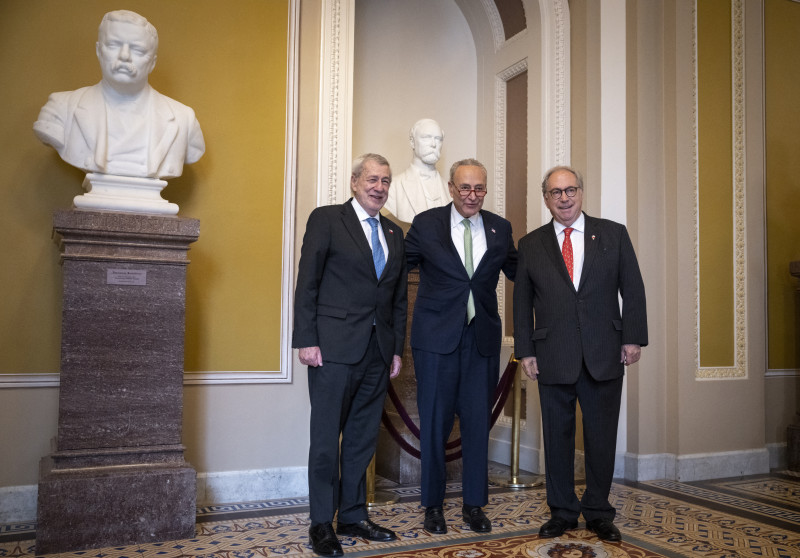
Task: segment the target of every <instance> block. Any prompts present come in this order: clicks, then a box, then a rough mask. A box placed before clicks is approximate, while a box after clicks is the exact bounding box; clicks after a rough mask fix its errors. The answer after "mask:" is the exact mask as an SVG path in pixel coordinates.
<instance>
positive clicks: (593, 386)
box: [514, 166, 647, 542]
mask: <svg viewBox="0 0 800 558" xmlns="http://www.w3.org/2000/svg"><path fill="white" fill-rule="evenodd" d="M542 194H543V196H544V203H545V205H546V206H547V208H548V209H549V210H550V213H551V214H552V215H553V219H552V220H551V221H550V222H549V223H547V224H546V225H544V226H542V227H540V228H538V229H536V230H535V231H533V232H531V233H529V234H527V235H525V236H524V237H523V238H522V239H520V241H519V269H518V270H517V279H516V281H515V283H514V352H515V355H516V357H517V358H518V359H520V360H521V361H522V366H523V369H524V371H525V373H526V374H527V375H528V377H529V378H530V379H531V380H534V381H535V380H537V379H538V381H539V400H540V405H541V408H542V427H543V434H544V453H545V476H546V481H545V486H546V489H547V504H548V506H549V507H550V514H551V518H550V520H549V521H547V522H546V523H545V524H544V525H543V526H542V527H541V529H540V530H539V535H540V536H541V537H545V538H547V537H558V536H561V535H562V534H563V533H564V531H565V530H567V529H574V528H575V527H577V525H578V517H579V516H580V515H581V514H583V517H584V519H585V520H586V527H587V528H588V529H589V530H590V531H592V532H594V533H596V534H597V536H598V537H599V538H600V539H602V540H606V541H612V542H613V541H619V540H621V538H622V537H621V534H620V532H619V529H617V527H616V526H615V525H614V516H615V514H616V510H615V509H614V507H613V506H611V504H610V503H609V501H608V495H609V492H610V491H611V482H612V479H613V476H614V458H615V453H616V439H617V423H618V421H619V409H620V399H621V396H622V379H623V375H624V373H625V366H629V365H631V364H633V363H635V362H637V361H638V360H639V357H640V356H641V347H643V346H645V345H647V310H646V304H645V293H644V282H643V281H642V276H641V273H640V272H639V264H638V262H637V260H636V254H635V253H634V250H633V245H632V244H631V240H630V237H629V236H628V231H627V229H626V228H625V227H624V226H623V225H621V224H619V223H615V222H613V221H608V220H606V219H596V218H594V217H589V216H588V215H586V214H585V213H583V212H582V211H581V206H582V203H583V179H582V178H581V176H580V174H579V173H578V172H577V171H575V170H574V169H572V168H570V167H563V166H562V167H555V168H553V169H550V170H549V171H548V172H547V173H546V174H545V177H544V181H543V182H542ZM620 296H621V297H622V311H621V312H620V303H619V297H620ZM576 401H578V402H579V403H580V406H581V412H582V413H583V439H584V450H585V459H586V491H585V492H584V493H583V497H582V498H581V499H580V501H579V500H578V497H577V496H576V495H575V481H574V466H573V462H574V458H575V420H576V412H575V402H576Z"/></svg>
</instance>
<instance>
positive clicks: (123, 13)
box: [97, 10, 158, 54]
mask: <svg viewBox="0 0 800 558" xmlns="http://www.w3.org/2000/svg"><path fill="white" fill-rule="evenodd" d="M111 21H121V22H123V23H132V24H134V25H138V26H140V27H144V30H145V31H147V34H148V35H150V38H151V39H153V54H155V53H157V52H158V31H156V28H155V27H153V24H152V23H150V22H149V21H147V18H145V17H144V16H141V15H139V14H137V13H136V12H132V11H130V10H114V11H113V12H108V13H107V14H106V15H104V16H103V19H102V20H101V21H100V27H99V28H98V29H97V39H98V41H99V40H100V38H101V37H102V34H103V29H104V28H105V27H106V25H107V24H108V23H109V22H111Z"/></svg>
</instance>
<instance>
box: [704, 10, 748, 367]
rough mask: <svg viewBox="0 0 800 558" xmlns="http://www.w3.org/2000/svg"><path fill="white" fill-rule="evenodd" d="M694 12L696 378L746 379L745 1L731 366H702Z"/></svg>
mask: <svg viewBox="0 0 800 558" xmlns="http://www.w3.org/2000/svg"><path fill="white" fill-rule="evenodd" d="M693 11H694V33H693V35H694V67H695V75H694V81H695V83H694V91H695V103H694V145H695V153H694V165H695V196H694V199H695V202H694V223H695V227H694V260H695V318H696V319H695V354H696V358H697V370H696V372H695V378H697V379H699V380H709V379H741V378H746V377H747V289H746V282H745V261H746V248H747V246H746V242H745V96H744V84H745V67H744V47H745V45H744V0H731V49H732V51H731V54H732V68H731V69H732V87H731V95H732V101H733V110H732V114H731V118H732V125H733V126H732V128H733V137H732V152H733V153H732V154H733V185H732V186H733V202H734V203H733V207H734V211H733V233H734V238H733V252H734V258H733V262H734V265H733V274H734V281H733V284H734V301H733V309H734V323H733V328H734V365H733V366H730V367H702V366H700V349H701V344H700V235H699V231H700V206H699V199H700V195H699V193H700V180H699V172H698V168H699V153H698V151H699V150H698V137H699V136H698V132H699V130H698V128H699V125H698V97H697V93H696V92H697V91H698V76H697V68H698V55H697V43H698V37H697V35H698V29H697V1H696V2H695V3H694V6H693Z"/></svg>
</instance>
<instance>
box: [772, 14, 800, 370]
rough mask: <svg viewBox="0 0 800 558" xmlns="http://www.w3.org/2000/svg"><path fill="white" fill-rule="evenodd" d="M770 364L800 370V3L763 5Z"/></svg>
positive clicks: (774, 367)
mask: <svg viewBox="0 0 800 558" xmlns="http://www.w3.org/2000/svg"><path fill="white" fill-rule="evenodd" d="M764 25H765V31H764V41H765V44H764V50H765V64H766V71H765V80H766V86H765V88H764V91H765V95H766V101H765V105H766V107H765V108H766V111H765V119H766V137H767V141H766V160H767V171H766V175H767V181H766V182H767V186H766V190H767V194H766V209H767V211H766V212H767V283H768V297H767V306H768V328H769V329H768V332H769V355H768V357H769V364H768V367H769V368H772V369H791V368H800V354H799V353H800V344H799V343H798V335H800V331H798V326H800V296H799V295H798V293H797V291H796V288H797V285H798V282H797V279H795V278H794V277H792V276H791V275H789V262H790V261H794V260H800V219H798V213H800V104H798V92H800V64H798V55H800V51H799V50H798V44H797V33H798V30H800V4H797V3H793V2H786V1H785V0H767V1H766V2H765V5H764Z"/></svg>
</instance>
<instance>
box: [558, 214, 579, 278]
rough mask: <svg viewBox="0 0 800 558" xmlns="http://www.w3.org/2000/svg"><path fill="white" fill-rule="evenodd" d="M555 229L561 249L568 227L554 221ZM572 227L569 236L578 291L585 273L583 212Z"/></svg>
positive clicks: (573, 276)
mask: <svg viewBox="0 0 800 558" xmlns="http://www.w3.org/2000/svg"><path fill="white" fill-rule="evenodd" d="M553 227H554V228H555V229H556V238H557V239H558V247H559V248H561V246H563V244H564V229H566V228H567V227H565V226H564V225H562V224H561V223H559V222H558V221H556V220H553ZM571 227H572V232H571V233H570V235H569V239H570V241H571V242H572V266H573V269H572V283H573V284H574V285H575V289H576V290H577V289H578V285H580V284H581V272H582V271H583V253H584V242H583V233H584V231H585V230H586V217H585V216H584V214H583V212H581V214H580V216H579V217H578V218H577V219H576V220H575V222H574V223H572V225H571Z"/></svg>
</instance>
